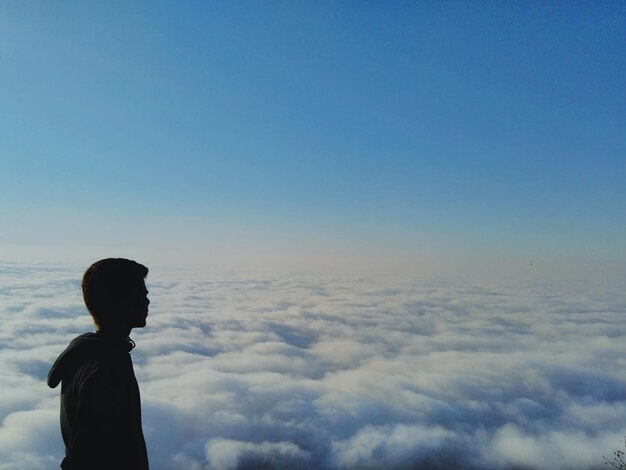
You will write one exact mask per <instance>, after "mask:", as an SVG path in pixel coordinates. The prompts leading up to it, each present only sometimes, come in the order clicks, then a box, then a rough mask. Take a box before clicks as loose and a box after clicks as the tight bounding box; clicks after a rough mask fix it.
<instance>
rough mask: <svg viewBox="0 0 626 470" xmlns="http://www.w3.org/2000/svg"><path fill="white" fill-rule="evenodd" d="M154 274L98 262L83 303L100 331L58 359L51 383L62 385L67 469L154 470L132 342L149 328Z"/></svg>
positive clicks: (88, 276)
mask: <svg viewBox="0 0 626 470" xmlns="http://www.w3.org/2000/svg"><path fill="white" fill-rule="evenodd" d="M147 274H148V268H146V267H145V266H142V265H141V264H138V263H136V262H134V261H131V260H127V259H122V258H116V259H113V258H109V259H103V260H100V261H98V262H96V263H94V264H93V265H92V266H91V267H90V268H89V269H88V270H87V271H86V272H85V274H84V276H83V283H82V287H83V297H84V299H85V304H86V305H87V309H88V310H89V313H90V314H91V316H92V318H93V321H94V323H95V324H96V332H95V333H85V334H84V335H81V336H78V337H77V338H75V339H74V340H72V342H71V343H70V344H69V346H68V347H67V348H66V349H65V351H63V352H62V353H61V355H60V356H59V357H58V359H57V360H56V362H55V363H54V365H53V366H52V369H50V373H49V374H48V385H49V386H50V387H52V388H54V387H56V386H57V385H58V384H59V382H62V385H61V433H62V435H63V442H64V443H65V458H64V459H63V462H62V463H61V468H63V469H66V470H67V469H71V470H74V469H80V470H91V469H107V470H113V469H133V470H135V469H147V468H148V455H147V453H146V444H145V441H144V437H143V431H142V427H141V403H140V398H139V387H138V385H137V379H135V372H134V370H133V363H132V361H131V358H130V354H129V352H130V350H131V349H133V347H134V346H135V343H134V342H133V341H132V340H131V339H130V338H129V337H128V335H129V334H130V330H131V329H132V328H142V327H144V326H146V317H147V316H148V305H149V304H150V301H149V300H148V296H147V294H148V291H147V290H146V284H145V281H144V279H145V277H146V275H147Z"/></svg>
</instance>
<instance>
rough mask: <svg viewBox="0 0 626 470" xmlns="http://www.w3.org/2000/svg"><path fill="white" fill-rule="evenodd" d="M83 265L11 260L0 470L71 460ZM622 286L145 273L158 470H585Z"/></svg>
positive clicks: (598, 455)
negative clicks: (69, 352) (62, 388)
mask: <svg viewBox="0 0 626 470" xmlns="http://www.w3.org/2000/svg"><path fill="white" fill-rule="evenodd" d="M81 271H82V270H81V269H78V268H69V267H68V268H56V267H50V266H34V265H31V266H27V265H19V264H6V263H5V264H2V265H1V266H0V276H1V279H2V282H1V284H0V319H1V321H2V329H1V330H0V344H1V345H2V349H1V350H0V373H1V374H2V377H3V387H2V391H1V392H0V420H2V421H1V422H2V426H1V427H0V468H1V469H26V468H28V469H37V468H41V469H44V468H53V467H54V466H56V465H58V462H60V460H61V456H62V451H63V449H62V441H61V436H60V431H59V425H58V393H59V391H58V389H57V390H49V389H48V388H47V387H46V385H45V381H44V378H45V375H46V374H47V371H48V368H49V366H50V364H51V362H52V361H53V360H54V358H55V357H56V355H57V354H58V353H59V352H60V351H61V350H62V349H63V348H64V347H65V346H66V344H67V343H68V342H69V340H71V339H72V338H73V337H74V336H76V335H78V334H80V333H82V332H84V331H89V330H90V329H92V328H91V325H90V319H89V317H88V315H87V314H86V313H85V311H84V307H83V306H82V299H81V296H80V282H79V281H80V276H81V274H82V273H81ZM624 287H625V286H624V285H623V283H621V285H620V283H618V282H614V283H612V284H609V283H602V284H592V283H584V284H583V283H581V284H568V285H558V284H549V283H545V282H539V280H532V279H526V280H524V281H517V282H511V281H503V280H500V281H498V282H492V283H484V282H481V283H478V282H473V283H470V282H461V281H458V280H457V281H455V282H452V281H446V280H443V279H430V280H428V279H426V280H425V279H417V278H410V277H406V276H405V277H399V276H395V277H393V276H390V277H382V276H381V277H375V276H360V277H359V276H339V275H336V274H335V275H320V274H317V275H314V274H305V273H285V274H282V275H276V274H272V275H270V274H259V273H242V272H238V273H232V272H231V273H224V272H223V273H211V272H199V271H184V270H174V269H169V270H160V271H159V270H154V269H153V271H152V272H151V274H150V276H149V278H148V288H149V290H150V298H151V313H150V317H149V319H148V327H147V328H145V329H144V330H142V331H137V332H135V333H134V334H133V338H134V339H135V341H136V343H137V348H136V349H135V350H134V351H133V358H134V362H135V368H136V373H137V376H138V379H139V382H140V386H141V391H142V399H143V408H144V431H145V434H146V439H147V443H148V447H149V452H150V459H151V466H152V468H154V469H215V470H228V469H245V468H306V469H309V468H310V469H313V468H316V469H317V468H320V469H357V468H358V469H363V468H391V469H393V468H397V469H404V468H435V469H436V468H442V469H443V468H464V469H482V468H489V469H514V468H529V469H559V468H560V469H591V468H597V467H598V466H601V465H602V464H603V459H602V457H603V456H610V455H611V453H612V451H613V450H614V449H616V448H618V447H619V446H620V441H621V439H622V438H623V436H624V435H626V367H625V366H626V354H624V353H625V352H626V351H625V348H624V343H625V341H624V340H625V338H624V336H625V335H626V322H624V318H625V314H626V294H625V292H626V290H625V289H624Z"/></svg>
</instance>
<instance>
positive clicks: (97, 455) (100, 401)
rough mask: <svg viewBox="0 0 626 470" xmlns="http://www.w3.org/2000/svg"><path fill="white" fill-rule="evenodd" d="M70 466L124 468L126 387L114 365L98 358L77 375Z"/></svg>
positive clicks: (69, 451)
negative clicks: (97, 360)
mask: <svg viewBox="0 0 626 470" xmlns="http://www.w3.org/2000/svg"><path fill="white" fill-rule="evenodd" d="M76 387H77V389H76V392H77V393H76V408H75V413H76V414H75V419H74V426H73V439H72V445H71V448H70V449H68V460H69V463H70V464H71V467H70V468H77V469H105V468H106V469H112V468H123V461H124V456H125V455H126V449H125V444H126V442H125V441H126V439H124V436H125V434H126V432H125V431H126V429H125V422H126V421H127V417H125V416H124V414H125V412H126V406H125V398H126V397H124V387H123V384H121V383H120V380H119V377H117V376H116V374H115V371H114V370H112V368H111V366H110V365H108V364H106V363H103V362H95V363H92V364H90V365H89V366H87V367H85V368H84V370H83V371H81V373H80V376H78V377H77V383H76Z"/></svg>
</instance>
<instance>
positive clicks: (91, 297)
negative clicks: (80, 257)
mask: <svg viewBox="0 0 626 470" xmlns="http://www.w3.org/2000/svg"><path fill="white" fill-rule="evenodd" d="M147 275H148V268H146V267H145V266H143V265H142V264H139V263H137V262H135V261H132V260H129V259H124V258H107V259H102V260H100V261H96V262H95V263H94V264H92V265H91V266H90V267H89V269H87V271H85V274H84V275H83V283H82V287H83V298H84V299H85V305H86V306H87V310H89V313H90V314H91V316H92V317H93V320H94V322H95V323H96V325H98V326H102V324H103V323H105V324H106V323H108V322H109V321H110V320H112V321H115V320H116V319H115V318H114V317H113V316H114V315H115V314H116V311H115V310H116V308H117V307H118V306H119V305H120V304H121V302H122V301H123V300H124V299H127V298H128V297H129V296H131V295H133V294H134V293H135V292H136V291H137V289H138V286H139V285H140V284H141V283H142V281H143V280H144V279H145V278H146V276H147Z"/></svg>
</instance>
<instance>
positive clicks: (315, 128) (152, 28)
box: [0, 1, 626, 264]
mask: <svg viewBox="0 0 626 470" xmlns="http://www.w3.org/2000/svg"><path fill="white" fill-rule="evenodd" d="M625 19H626V6H625V5H624V3H622V2H602V1H597V2H501V3H496V2H393V3H391V2H390V3H386V2H121V1H120V2H106V3H99V2H78V1H77V2H54V3H53V2H18V1H10V2H2V3H1V4H0V71H1V73H0V103H1V106H2V109H3V112H2V113H0V128H1V129H2V136H3V137H2V139H0V162H1V167H2V171H1V172H0V185H1V189H0V192H1V193H2V197H1V198H0V219H1V220H2V223H1V224H0V225H1V226H2V228H1V230H0V243H2V244H4V246H5V248H3V250H9V249H10V248H9V246H10V245H15V244H21V245H26V246H29V245H33V246H34V245H38V246H46V247H49V249H50V250H52V251H53V250H55V249H57V248H58V249H60V248H63V247H65V248H68V247H69V248H72V247H73V248H81V249H85V250H86V251H87V252H88V251H89V250H90V249H92V248H93V249H95V247H101V246H107V247H108V248H110V249H113V250H117V251H118V252H119V251H128V250H130V251H132V249H134V247H137V246H144V245H147V244H150V245H151V246H152V247H153V248H156V249H159V248H163V249H165V248H166V247H171V246H177V247H179V248H180V249H182V250H188V251H190V252H193V251H194V250H196V251H197V250H209V251H210V250H211V249H212V248H211V247H213V246H218V245H219V246H222V247H223V246H225V245H228V246H230V247H231V248H234V249H236V248H237V247H239V246H246V247H248V248H250V247H251V249H252V250H254V249H255V247H265V248H267V247H272V248H274V249H276V250H280V249H281V247H284V246H291V247H295V248H296V250H297V249H299V248H302V249H303V250H305V249H306V248H307V247H339V248H340V249H342V248H346V249H349V248H351V247H355V246H356V247H361V248H363V249H364V250H366V251H367V250H371V251H372V252H373V251H377V250H397V251H401V252H403V253H417V254H419V253H430V254H437V253H440V254H468V255H471V254H480V255H481V256H482V255H483V254H492V255H494V256H496V257H497V256H501V255H504V254H508V255H512V256H519V257H521V258H523V259H529V258H530V259H532V258H537V257H539V258H541V257H544V256H545V257H549V256H561V257H572V258H576V257H587V258H589V259H596V258H597V259H607V258H614V259H617V260H618V261H619V262H621V263H625V264H626V250H625V249H624V242H623V240H624V234H626V204H625V203H624V201H626V158H625V157H626V125H625V124H626V100H625V99H624V96H625V95H624V83H626V50H625V48H626V46H625V45H626V27H625V26H624V24H625V22H624V20H625ZM259 249H260V248H259Z"/></svg>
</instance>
